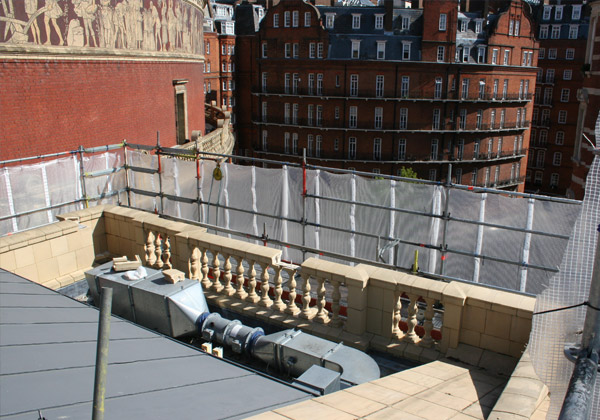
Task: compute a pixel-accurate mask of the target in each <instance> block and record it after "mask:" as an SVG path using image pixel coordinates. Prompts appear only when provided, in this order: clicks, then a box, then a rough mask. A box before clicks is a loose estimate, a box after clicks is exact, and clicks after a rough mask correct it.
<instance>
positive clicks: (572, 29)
mask: <svg viewBox="0 0 600 420" xmlns="http://www.w3.org/2000/svg"><path fill="white" fill-rule="evenodd" d="M578 35H579V25H571V26H569V39H577V36H578Z"/></svg>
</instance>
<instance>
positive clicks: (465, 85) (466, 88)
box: [461, 79, 470, 99]
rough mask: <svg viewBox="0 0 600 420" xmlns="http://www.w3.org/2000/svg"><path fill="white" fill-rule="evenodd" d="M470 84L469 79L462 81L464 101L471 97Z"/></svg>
mask: <svg viewBox="0 0 600 420" xmlns="http://www.w3.org/2000/svg"><path fill="white" fill-rule="evenodd" d="M469 83H470V80H469V79H463V81H462V93H461V98H462V99H467V98H468V97H469Z"/></svg>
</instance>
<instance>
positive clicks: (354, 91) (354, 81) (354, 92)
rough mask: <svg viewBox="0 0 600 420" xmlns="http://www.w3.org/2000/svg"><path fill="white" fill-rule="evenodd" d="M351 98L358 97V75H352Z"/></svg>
mask: <svg viewBox="0 0 600 420" xmlns="http://www.w3.org/2000/svg"><path fill="white" fill-rule="evenodd" d="M350 96H358V74H351V75H350Z"/></svg>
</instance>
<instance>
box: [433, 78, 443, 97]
mask: <svg viewBox="0 0 600 420" xmlns="http://www.w3.org/2000/svg"><path fill="white" fill-rule="evenodd" d="M433 98H434V99H441V98H442V78H441V77H436V78H435V87H434V90H433Z"/></svg>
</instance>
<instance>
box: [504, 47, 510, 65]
mask: <svg viewBox="0 0 600 420" xmlns="http://www.w3.org/2000/svg"><path fill="white" fill-rule="evenodd" d="M509 62H510V50H504V61H503V62H502V64H504V65H505V66H508V63H509Z"/></svg>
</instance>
